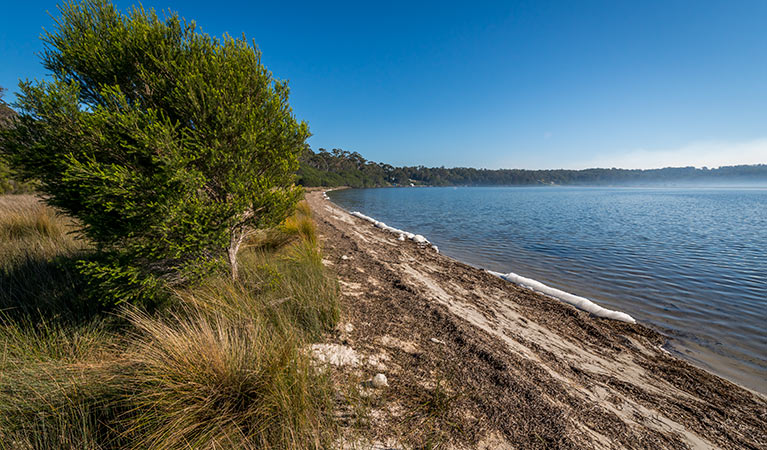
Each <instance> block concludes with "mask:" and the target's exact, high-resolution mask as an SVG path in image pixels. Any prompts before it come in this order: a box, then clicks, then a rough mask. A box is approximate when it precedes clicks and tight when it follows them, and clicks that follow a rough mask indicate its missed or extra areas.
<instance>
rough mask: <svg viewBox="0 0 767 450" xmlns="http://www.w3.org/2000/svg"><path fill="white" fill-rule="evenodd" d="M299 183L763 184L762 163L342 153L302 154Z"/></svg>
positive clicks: (766, 175)
mask: <svg viewBox="0 0 767 450" xmlns="http://www.w3.org/2000/svg"><path fill="white" fill-rule="evenodd" d="M298 179H299V182H300V183H301V184H303V185H304V186H351V187H356V188H361V187H384V186H409V185H411V184H412V185H415V186H514V185H552V184H555V185H591V186H595V185H650V184H675V183H707V184H720V183H729V182H737V183H753V182H761V183H764V182H765V181H767V164H757V165H741V166H727V167H719V168H716V169H708V168H705V167H704V168H695V167H667V168H664V169H648V170H641V169H616V168H611V169H584V170H569V169H556V170H524V169H497V170H492V169H475V168H471V167H454V168H445V167H425V166H409V167H395V166H392V165H389V164H384V163H376V162H373V161H368V160H366V159H365V158H363V157H362V156H361V155H360V154H359V153H357V152H349V151H346V150H342V149H333V150H331V151H327V150H325V149H322V148H321V149H319V150H318V151H317V152H314V151H312V150H306V151H305V152H304V153H303V154H302V155H301V168H300V169H299V171H298Z"/></svg>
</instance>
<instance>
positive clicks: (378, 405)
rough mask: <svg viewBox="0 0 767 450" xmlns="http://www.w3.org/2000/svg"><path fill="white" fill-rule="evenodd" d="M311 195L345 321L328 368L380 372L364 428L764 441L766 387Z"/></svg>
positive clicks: (665, 444) (593, 442) (522, 441)
mask: <svg viewBox="0 0 767 450" xmlns="http://www.w3.org/2000/svg"><path fill="white" fill-rule="evenodd" d="M306 197H307V199H308V201H309V203H310V205H311V207H312V210H313V211H314V215H315V219H316V221H317V225H318V230H319V233H320V236H321V239H322V240H323V245H324V249H325V250H324V251H325V255H326V256H325V261H324V262H325V264H326V265H327V266H329V267H331V268H332V269H333V270H334V271H335V272H336V273H337V274H338V277H339V280H340V284H341V292H342V304H343V307H344V323H343V324H342V325H341V327H340V329H339V331H338V332H337V333H336V334H335V335H333V336H331V337H330V338H329V340H328V343H327V345H328V346H329V347H328V348H343V349H345V350H346V351H348V352H350V353H351V354H353V358H351V359H349V361H350V364H348V365H346V366H345V365H344V364H343V363H342V362H341V363H339V364H337V365H336V366H334V370H335V371H336V373H335V376H339V377H347V378H349V377H350V376H351V375H350V374H355V375H354V376H357V377H359V378H360V379H365V378H366V377H369V378H372V377H373V376H374V375H375V374H377V373H383V374H384V375H385V376H386V377H387V382H388V387H386V388H383V389H380V390H378V391H377V392H379V393H378V394H374V395H377V396H378V397H377V401H375V402H371V403H370V405H371V406H370V408H371V411H370V414H369V417H370V420H369V424H368V434H369V435H371V436H369V437H370V438H371V439H372V440H374V441H377V442H379V443H383V444H384V445H390V446H395V445H399V444H401V443H408V442H409V443H414V444H415V445H427V444H429V443H444V444H446V445H447V446H448V447H453V448H460V447H465V448H584V449H585V448H589V449H590V448H727V449H729V448H732V449H734V448H754V449H758V448H767V402H766V401H765V398H764V396H762V395H759V394H755V393H753V392H751V391H748V390H746V389H743V388H741V387H739V386H737V385H735V384H733V383H731V382H729V381H726V380H724V379H722V378H719V377H717V376H715V375H713V374H710V373H708V372H706V371H704V370H702V369H699V368H696V367H694V366H692V365H690V364H688V363H687V362H685V361H682V360H680V359H678V358H676V357H674V356H672V355H670V354H669V353H667V352H666V351H665V350H663V349H662V348H661V346H662V345H663V343H664V341H665V339H664V337H663V336H661V335H660V334H658V333H656V332H654V331H652V330H650V329H648V328H647V327H644V326H642V325H641V324H631V323H625V322H619V321H615V320H609V319H600V318H596V317H593V316H590V315H589V314H588V313H586V312H583V311H579V310H577V309H575V308H573V307H572V306H569V305H566V304H563V303H561V302H559V301H557V300H554V299H552V298H549V297H546V296H543V295H540V294H536V293H534V292H532V291H529V290H526V289H522V288H519V287H517V286H516V285H514V284H512V283H509V282H507V281H504V280H502V279H500V278H497V277H495V276H493V275H491V274H489V273H487V272H484V271H482V270H479V269H476V268H473V267H470V266H468V265H465V264H462V263H459V262H457V261H455V260H453V259H450V258H448V257H446V256H443V255H441V254H439V253H438V252H436V251H435V250H434V249H433V248H432V247H431V246H428V245H423V244H421V245H419V244H417V243H415V242H412V241H409V240H405V241H400V240H398V236H397V235H396V234H393V233H390V232H386V231H382V230H380V229H378V228H376V227H375V226H373V225H371V224H370V223H369V222H367V221H365V220H362V219H359V218H357V217H354V216H352V215H350V214H349V213H347V212H346V211H344V210H343V209H341V208H340V207H338V206H336V205H334V204H333V203H331V202H330V201H328V200H326V199H324V198H323V194H322V192H321V191H314V192H308V193H307V194H306Z"/></svg>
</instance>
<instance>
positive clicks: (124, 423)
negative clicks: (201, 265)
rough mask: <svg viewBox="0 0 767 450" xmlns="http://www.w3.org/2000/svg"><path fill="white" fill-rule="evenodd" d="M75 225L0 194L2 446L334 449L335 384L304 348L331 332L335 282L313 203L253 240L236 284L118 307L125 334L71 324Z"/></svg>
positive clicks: (28, 201) (29, 201)
mask: <svg viewBox="0 0 767 450" xmlns="http://www.w3.org/2000/svg"><path fill="white" fill-rule="evenodd" d="M7 211H10V212H11V213H9V214H5V212H7ZM73 225H74V224H73V222H72V221H71V220H69V219H68V218H66V217H62V216H58V215H56V214H55V213H54V212H53V211H51V210H50V209H48V208H46V207H45V206H44V205H42V204H40V203H39V202H38V201H37V200H36V199H34V198H33V197H29V196H16V197H10V198H9V197H0V251H1V252H2V253H0V254H2V255H3V256H2V261H0V270H2V272H0V308H4V312H2V313H0V448H21V449H48V448H67V449H75V448H78V449H79V448H84V449H102V448H103V449H106V448H141V449H145V448H149V449H174V448H179V449H181V448H184V449H187V448H195V449H197V448H200V449H236V448H237V449H239V448H244V449H251V448H252V449H256V448H264V449H270V448H273V449H277V448H279V449H299V448H301V449H303V448H327V447H330V446H331V445H332V442H333V439H334V433H335V425H334V423H333V420H332V409H333V401H332V399H333V388H332V385H331V383H330V380H329V379H328V378H327V376H326V375H325V374H323V373H321V372H318V371H316V370H315V368H314V367H313V366H312V365H311V364H310V363H309V361H308V354H307V351H306V347H307V345H308V343H309V342H310V341H312V340H313V339H316V338H317V337H319V336H320V335H321V334H322V333H323V332H325V331H327V330H329V329H330V328H332V327H333V326H334V325H335V323H336V322H337V320H338V315H339V312H338V286H337V282H336V281H335V279H334V278H333V277H332V276H331V275H330V274H329V273H327V271H326V269H325V268H324V266H323V265H322V262H321V259H322V257H321V252H320V249H319V246H318V243H317V239H316V231H315V228H314V224H313V222H312V221H311V213H310V211H309V210H308V207H306V206H301V207H300V208H299V209H298V210H297V212H296V214H295V215H294V216H293V217H291V218H290V219H289V220H287V221H286V222H285V223H284V224H283V225H282V226H280V227H278V228H277V229H274V230H268V231H264V232H262V233H261V234H260V236H259V237H258V239H257V240H253V241H252V242H250V247H249V248H246V249H245V250H244V251H242V252H241V254H240V265H241V267H242V269H241V279H240V280H238V281H231V280H230V279H229V276H228V275H227V274H224V273H222V274H217V275H214V276H212V277H210V279H208V280H207V281H206V282H205V283H203V284H202V285H201V286H198V287H195V288H189V289H186V290H184V291H180V292H176V293H175V299H176V302H175V303H174V304H173V305H172V306H171V307H170V308H169V309H166V310H164V311H154V312H152V313H151V314H150V313H148V312H146V311H142V310H139V309H135V308H134V309H126V310H124V311H123V313H122V314H121V316H122V317H123V319H124V320H123V322H121V323H122V324H123V325H122V327H121V328H114V327H108V326H105V321H106V320H108V319H109V317H111V316H110V315H109V314H106V313H104V312H103V311H100V312H99V311H97V312H96V313H95V315H93V316H89V317H90V318H89V319H88V320H74V319H73V318H74V317H76V316H77V315H78V314H79V313H78V312H77V311H78V310H77V308H78V304H79V303H78V302H80V300H78V301H75V300H73V299H76V298H82V297H78V296H80V295H81V293H79V292H78V291H77V288H78V287H79V288H82V287H83V286H84V285H79V284H78V282H77V278H76V276H75V272H69V271H68V268H67V266H66V264H63V263H62V261H64V263H65V262H66V261H67V260H68V258H71V259H74V258H77V257H79V256H81V255H84V254H87V251H88V246H87V245H86V244H85V243H83V242H80V241H78V240H77V239H75V236H74V235H72V234H71V233H70V230H72V229H73ZM3 250H7V251H3ZM6 255H7V256H6ZM62 264H63V265H62ZM36 286H38V287H36ZM67 311H68V312H67Z"/></svg>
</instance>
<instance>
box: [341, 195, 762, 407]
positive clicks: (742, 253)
mask: <svg viewBox="0 0 767 450" xmlns="http://www.w3.org/2000/svg"><path fill="white" fill-rule="evenodd" d="M329 196H330V197H331V199H332V200H333V201H334V202H336V203H337V204H339V205H341V206H343V207H344V208H346V209H348V210H358V211H361V212H362V213H364V214H367V215H369V216H372V217H374V218H376V219H378V220H381V221H384V222H386V223H387V224H388V225H391V226H394V227H396V228H401V229H404V230H408V231H411V232H414V233H419V234H423V235H424V236H426V238H427V239H429V240H430V241H432V242H433V243H434V244H436V245H438V246H439V248H440V251H441V252H442V253H445V254H447V255H449V256H451V257H454V258H456V259H458V260H461V261H464V262H466V263H469V264H472V265H474V266H477V267H481V268H485V269H490V270H494V271H498V272H515V273H517V274H519V275H522V276H524V277H529V278H534V279H537V280H539V281H542V282H544V283H546V284H548V285H550V286H553V287H556V288H559V289H562V290H565V291H568V292H571V293H574V294H576V295H580V296H584V297H588V298H591V299H592V300H594V301H595V302H597V303H598V304H600V305H601V306H604V307H606V308H609V309H615V310H619V311H624V312H626V313H628V314H630V315H632V316H633V317H635V318H636V319H637V320H639V321H640V322H641V323H644V324H647V325H650V326H652V327H654V328H656V329H659V330H660V331H662V332H663V333H665V334H666V335H667V336H669V338H670V344H671V348H672V349H673V350H675V351H677V352H678V353H680V354H681V355H682V356H684V357H686V358H688V359H690V360H692V361H693V362H695V363H696V364H698V365H701V366H703V367H706V368H708V369H710V370H711V371H713V372H715V373H717V374H719V375H722V376H724V377H726V378H729V379H731V380H733V381H736V382H738V383H740V384H743V385H745V386H746V387H749V388H751V389H754V390H757V391H760V392H763V393H767V381H765V380H767V328H766V327H767V326H766V325H765V323H766V322H767V188H699V187H696V188H668V187H664V188H583V187H486V188H485V187H471V188H455V187H446V188H384V189H362V190H357V189H351V190H342V191H333V192H330V193H329Z"/></svg>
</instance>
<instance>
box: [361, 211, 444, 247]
mask: <svg viewBox="0 0 767 450" xmlns="http://www.w3.org/2000/svg"><path fill="white" fill-rule="evenodd" d="M349 214H351V215H353V216H354V217H359V218H360V219H362V220H367V221H368V222H370V223H372V224H373V225H374V226H375V227H376V228H380V229H382V230H384V231H388V232H390V233H394V234H397V235H399V236H398V239H399V240H400V241H404V240H405V238H407V239H410V240H411V241H413V242H415V243H416V244H424V245H429V244H431V242H429V240H428V239H426V238H425V237H423V236H421V235H420V234H413V233H410V232H407V231H404V230H400V229H399V228H394V227H390V226H389V225H386V224H385V223H383V222H380V221H378V220H375V219H374V218H372V217H370V216H366V215H364V214H362V213H361V212H359V211H352V212H350V213H349ZM431 248H432V249H434V251H435V252H437V253H439V249H438V248H437V246H436V245H432V246H431Z"/></svg>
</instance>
